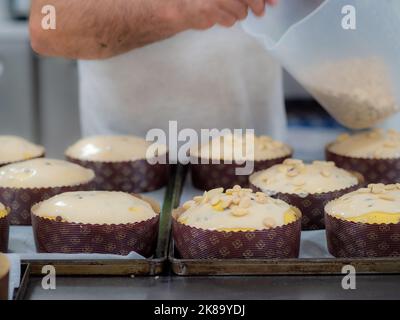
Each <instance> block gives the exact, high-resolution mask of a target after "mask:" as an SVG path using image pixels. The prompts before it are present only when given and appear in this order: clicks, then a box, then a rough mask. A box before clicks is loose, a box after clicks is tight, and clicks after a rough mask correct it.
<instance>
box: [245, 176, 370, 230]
mask: <svg viewBox="0 0 400 320" xmlns="http://www.w3.org/2000/svg"><path fill="white" fill-rule="evenodd" d="M351 173H352V174H353V175H355V176H356V177H357V179H358V181H359V183H358V184H356V185H354V186H351V187H349V188H344V189H340V190H335V191H330V192H322V193H313V194H308V195H307V196H306V197H301V196H300V195H298V194H291V193H283V192H277V193H273V194H271V197H273V198H277V199H281V200H283V201H285V202H286V203H289V204H290V205H292V206H294V207H296V208H299V210H300V211H301V213H302V221H301V224H302V230H321V229H325V219H324V216H325V211H324V208H325V205H326V204H327V203H328V202H329V201H331V200H333V199H336V198H339V197H341V196H342V195H344V194H346V193H349V192H352V191H355V190H357V189H359V188H360V187H361V186H363V185H364V178H363V177H362V175H361V174H359V173H357V172H351ZM250 188H251V189H253V190H254V191H262V192H265V191H263V190H262V189H260V188H259V187H257V186H255V185H253V184H250Z"/></svg>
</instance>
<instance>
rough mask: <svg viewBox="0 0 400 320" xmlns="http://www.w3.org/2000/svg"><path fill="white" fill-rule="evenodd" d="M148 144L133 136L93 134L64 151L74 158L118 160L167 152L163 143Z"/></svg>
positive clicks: (135, 158)
mask: <svg viewBox="0 0 400 320" xmlns="http://www.w3.org/2000/svg"><path fill="white" fill-rule="evenodd" d="M150 145H152V143H151V142H147V141H146V140H144V139H142V138H139V137H135V136H94V137H89V138H86V139H83V140H80V141H78V142H77V143H75V144H74V145H72V146H71V147H69V148H68V149H67V150H66V152H65V153H66V155H67V156H69V157H71V158H74V159H80V160H89V161H106V162H118V161H135V160H141V159H146V158H154V157H156V156H159V155H163V154H165V153H166V152H167V147H166V146H165V145H161V144H157V145H156V147H155V146H154V145H153V146H152V147H151V148H149V146H150Z"/></svg>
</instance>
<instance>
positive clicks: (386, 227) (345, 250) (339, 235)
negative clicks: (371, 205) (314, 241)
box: [325, 213, 400, 258]
mask: <svg viewBox="0 0 400 320" xmlns="http://www.w3.org/2000/svg"><path fill="white" fill-rule="evenodd" d="M325 214H326V217H325V221H326V238H327V243H328V250H329V252H330V253H331V254H332V255H333V256H334V257H337V258H378V257H399V258H400V223H397V224H366V223H357V222H351V221H346V220H343V219H339V218H336V217H333V216H331V215H329V214H328V213H325Z"/></svg>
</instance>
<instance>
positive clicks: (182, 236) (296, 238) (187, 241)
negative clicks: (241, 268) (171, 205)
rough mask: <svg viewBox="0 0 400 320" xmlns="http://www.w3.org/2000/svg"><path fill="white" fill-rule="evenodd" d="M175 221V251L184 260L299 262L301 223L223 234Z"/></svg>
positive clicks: (180, 210)
mask: <svg viewBox="0 0 400 320" xmlns="http://www.w3.org/2000/svg"><path fill="white" fill-rule="evenodd" d="M181 212H183V211H182V209H178V210H177V211H175V212H174V218H173V219H172V227H173V238H174V242H175V247H176V249H177V251H178V252H179V255H180V257H181V258H183V259H286V258H298V256H299V249H300V236H301V220H300V217H299V219H298V220H297V221H295V222H293V223H291V224H288V225H284V226H282V227H276V228H273V229H265V230H259V231H251V232H250V231H249V232H244V231H239V232H221V231H211V230H204V229H199V228H194V227H190V226H187V225H184V224H182V223H179V222H178V221H177V217H178V216H179V214H180V213H181Z"/></svg>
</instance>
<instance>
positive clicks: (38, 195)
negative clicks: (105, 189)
mask: <svg viewBox="0 0 400 320" xmlns="http://www.w3.org/2000/svg"><path fill="white" fill-rule="evenodd" d="M92 189H93V181H90V182H87V183H84V184H79V185H74V186H63V187H54V188H2V187H0V202H1V203H3V204H4V205H5V206H6V207H9V208H10V210H11V211H10V214H9V221H10V224H11V225H31V207H32V206H33V205H34V204H36V203H38V202H41V201H43V200H46V199H49V198H51V197H53V196H55V195H57V194H60V193H64V192H71V191H87V190H92Z"/></svg>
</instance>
